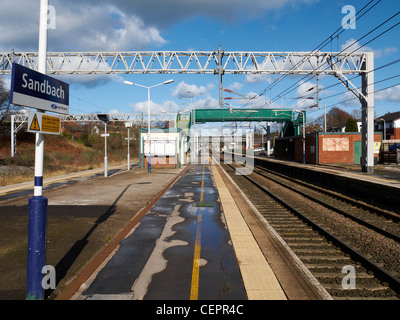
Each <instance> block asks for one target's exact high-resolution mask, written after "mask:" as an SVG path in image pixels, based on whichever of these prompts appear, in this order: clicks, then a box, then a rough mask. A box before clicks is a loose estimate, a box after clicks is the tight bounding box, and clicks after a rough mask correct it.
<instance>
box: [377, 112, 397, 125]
mask: <svg viewBox="0 0 400 320" xmlns="http://www.w3.org/2000/svg"><path fill="white" fill-rule="evenodd" d="M381 119H383V120H385V121H393V120H397V119H400V111H397V112H388V113H386V114H384V115H383V116H381V117H378V118H376V121H378V122H379V121H380V120H381Z"/></svg>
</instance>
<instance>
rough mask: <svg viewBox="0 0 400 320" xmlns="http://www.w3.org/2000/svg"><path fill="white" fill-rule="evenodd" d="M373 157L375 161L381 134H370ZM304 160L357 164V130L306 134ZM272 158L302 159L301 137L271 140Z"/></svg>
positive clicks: (359, 155)
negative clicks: (372, 136) (372, 144)
mask: <svg viewBox="0 0 400 320" xmlns="http://www.w3.org/2000/svg"><path fill="white" fill-rule="evenodd" d="M374 142H375V143H374V156H375V157H376V158H377V161H378V160H379V149H380V145H381V142H382V134H381V133H375V135H374ZM305 155H306V157H305V158H306V163H315V164H359V163H360V157H361V133H353V132H325V133H323V132H319V133H314V134H311V135H308V136H307V137H306V144H305ZM275 158H277V159H282V160H291V161H298V162H302V161H303V141H302V137H301V136H297V137H287V138H280V139H276V140H275Z"/></svg>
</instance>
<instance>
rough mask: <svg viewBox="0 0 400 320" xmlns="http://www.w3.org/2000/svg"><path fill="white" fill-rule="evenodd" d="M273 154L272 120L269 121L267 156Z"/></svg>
mask: <svg viewBox="0 0 400 320" xmlns="http://www.w3.org/2000/svg"><path fill="white" fill-rule="evenodd" d="M270 155H271V126H270V122H269V121H268V122H267V156H268V157H269V156H270Z"/></svg>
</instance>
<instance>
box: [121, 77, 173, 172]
mask: <svg viewBox="0 0 400 320" xmlns="http://www.w3.org/2000/svg"><path fill="white" fill-rule="evenodd" d="M172 82H174V80H172V79H170V80H167V81H164V82H162V83H159V84H156V85H154V86H151V87H146V86H142V85H140V84H137V83H133V82H131V81H124V83H125V84H127V85H130V86H138V87H142V88H146V89H147V112H148V120H147V140H148V141H149V158H148V161H147V171H148V172H149V173H150V172H151V137H150V136H151V132H150V89H151V88H154V87H158V86H161V85H163V84H168V83H172Z"/></svg>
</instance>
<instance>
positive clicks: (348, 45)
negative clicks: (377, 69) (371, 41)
mask: <svg viewBox="0 0 400 320" xmlns="http://www.w3.org/2000/svg"><path fill="white" fill-rule="evenodd" d="M341 50H342V51H343V50H344V51H345V52H353V51H356V52H374V54H375V58H380V57H382V56H384V55H389V54H392V53H396V52H397V51H398V49H397V48H396V47H386V48H383V49H377V50H374V49H372V48H370V47H366V46H361V45H360V42H359V41H356V40H355V39H353V38H350V39H349V40H347V41H346V42H345V43H344V44H342V46H341Z"/></svg>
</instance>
